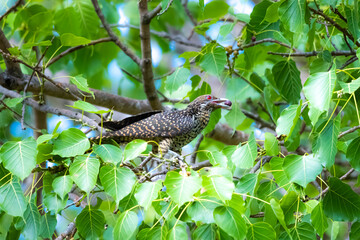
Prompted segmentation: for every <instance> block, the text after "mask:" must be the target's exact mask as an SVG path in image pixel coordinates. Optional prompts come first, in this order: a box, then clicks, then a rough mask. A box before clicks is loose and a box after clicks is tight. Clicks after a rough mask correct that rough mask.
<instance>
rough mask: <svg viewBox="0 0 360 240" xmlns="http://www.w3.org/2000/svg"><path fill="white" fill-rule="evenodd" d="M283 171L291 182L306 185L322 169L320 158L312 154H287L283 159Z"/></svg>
mask: <svg viewBox="0 0 360 240" xmlns="http://www.w3.org/2000/svg"><path fill="white" fill-rule="evenodd" d="M283 168H284V172H285V174H286V176H287V177H288V179H289V180H290V181H291V182H295V183H297V184H299V185H301V186H302V187H304V188H305V187H306V185H307V184H308V183H309V182H312V181H314V180H315V179H316V176H317V175H319V174H320V173H321V171H322V166H321V162H320V159H319V158H317V157H314V156H313V155H306V156H305V155H304V156H300V155H287V156H286V157H285V159H284V165H283Z"/></svg>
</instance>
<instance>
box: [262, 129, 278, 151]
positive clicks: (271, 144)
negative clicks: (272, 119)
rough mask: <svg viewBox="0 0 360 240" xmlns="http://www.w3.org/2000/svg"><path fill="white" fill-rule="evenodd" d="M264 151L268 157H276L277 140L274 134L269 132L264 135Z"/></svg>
mask: <svg viewBox="0 0 360 240" xmlns="http://www.w3.org/2000/svg"><path fill="white" fill-rule="evenodd" d="M265 150H266V155H268V156H276V155H278V154H279V151H280V149H279V143H278V140H277V139H276V137H275V136H274V134H272V133H269V132H266V133H265Z"/></svg>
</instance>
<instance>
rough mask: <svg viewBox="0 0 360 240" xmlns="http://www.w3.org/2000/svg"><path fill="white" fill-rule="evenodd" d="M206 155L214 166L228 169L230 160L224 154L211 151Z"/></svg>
mask: <svg viewBox="0 0 360 240" xmlns="http://www.w3.org/2000/svg"><path fill="white" fill-rule="evenodd" d="M206 155H207V156H208V158H209V161H210V163H211V164H212V165H213V166H219V167H227V163H228V159H227V157H226V156H225V154H224V153H222V152H219V151H209V152H207V153H206Z"/></svg>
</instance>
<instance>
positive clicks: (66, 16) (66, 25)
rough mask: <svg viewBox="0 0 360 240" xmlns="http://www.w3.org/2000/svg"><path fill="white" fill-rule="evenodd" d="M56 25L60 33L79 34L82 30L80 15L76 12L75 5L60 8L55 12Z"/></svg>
mask: <svg viewBox="0 0 360 240" xmlns="http://www.w3.org/2000/svg"><path fill="white" fill-rule="evenodd" d="M54 26H55V30H56V32H58V33H59V34H63V33H73V34H75V35H79V34H80V31H81V28H80V16H79V15H78V14H77V13H76V11H75V8H74V7H67V8H63V9H59V10H58V11H56V13H55V17H54Z"/></svg>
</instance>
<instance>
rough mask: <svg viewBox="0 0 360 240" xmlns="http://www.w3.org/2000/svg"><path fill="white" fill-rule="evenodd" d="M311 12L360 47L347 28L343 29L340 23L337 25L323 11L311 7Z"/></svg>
mask: <svg viewBox="0 0 360 240" xmlns="http://www.w3.org/2000/svg"><path fill="white" fill-rule="evenodd" d="M309 9H310V11H311V12H313V13H315V14H316V15H319V16H322V17H323V18H324V19H325V20H326V21H328V22H329V23H331V24H332V25H333V26H334V27H336V28H337V29H338V30H339V31H341V32H342V33H344V35H345V36H347V37H348V38H349V39H350V40H351V41H353V43H355V44H356V46H358V47H360V43H359V42H358V41H356V40H354V37H353V36H352V35H351V34H350V33H349V32H348V30H347V29H346V28H343V27H341V26H340V25H339V24H338V23H336V22H335V21H334V20H333V19H332V18H331V17H329V16H328V15H326V14H325V13H324V12H323V11H321V10H316V9H313V8H311V7H309Z"/></svg>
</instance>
